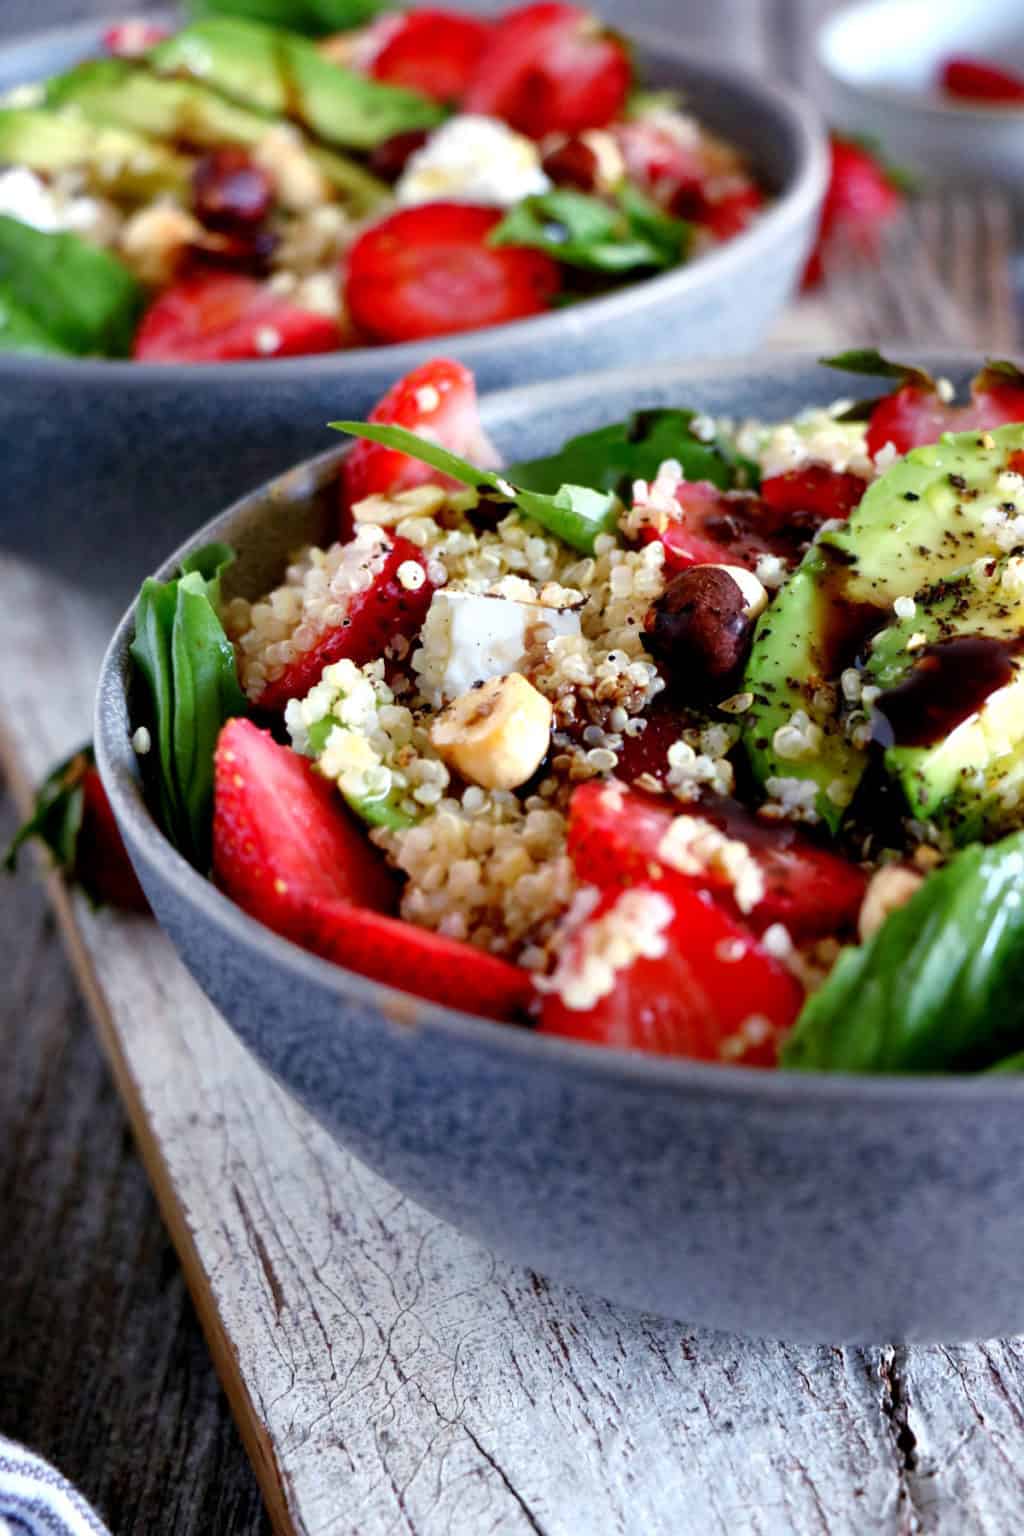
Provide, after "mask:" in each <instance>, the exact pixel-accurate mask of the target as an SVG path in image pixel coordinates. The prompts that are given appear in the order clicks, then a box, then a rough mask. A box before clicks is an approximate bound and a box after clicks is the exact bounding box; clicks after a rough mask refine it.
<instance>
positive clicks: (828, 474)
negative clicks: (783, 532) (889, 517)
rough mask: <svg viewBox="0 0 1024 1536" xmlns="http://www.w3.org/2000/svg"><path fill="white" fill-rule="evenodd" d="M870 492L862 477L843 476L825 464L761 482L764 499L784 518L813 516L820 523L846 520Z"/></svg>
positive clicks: (813, 465) (770, 477)
mask: <svg viewBox="0 0 1024 1536" xmlns="http://www.w3.org/2000/svg"><path fill="white" fill-rule="evenodd" d="M866 490H867V482H866V481H865V480H862V479H861V477H860V475H851V474H840V473H839V472H838V471H837V470H834V469H829V468H828V467H827V466H826V465H824V464H809V465H807V466H806V468H804V469H792V470H790V471H788V473H786V474H782V475H770V476H769V477H768V479H767V480H762V481H761V500H762V501H763V502H765V504H766V505H767V506H769V507H771V509H772V511H773V512H776V513H778V514H779V515H780V516H781V517H782V518H785V517H786V516H787V515H789V514H791V513H797V514H800V513H812V514H813V515H814V517H815V518H816V519H818V520H820V521H821V522H823V523H824V522H828V521H829V520H830V519H831V518H834V517H835V518H847V517H849V515H850V513H851V512H852V511H853V509H854V507H856V506H857V505H858V504H859V503H860V500H861V497H862V496H863V495H864V492H865V491H866Z"/></svg>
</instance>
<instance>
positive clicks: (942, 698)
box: [874, 635, 1021, 747]
mask: <svg viewBox="0 0 1024 1536" xmlns="http://www.w3.org/2000/svg"><path fill="white" fill-rule="evenodd" d="M1020 647H1021V642H1020V641H1019V640H997V639H994V638H993V637H992V636H990V635H954V636H953V637H952V638H951V639H949V640H940V641H938V642H937V643H936V644H935V645H928V646H925V647H924V648H923V649H922V650H921V652H920V655H919V656H918V659H917V660H916V661H915V663H914V666H913V668H912V669H911V671H910V673H909V675H908V676H907V677H906V678H905V679H904V681H903V682H902V683H898V684H897V685H896V687H895V688H890V689H889V690H888V691H887V692H885V693H883V694H882V695H881V697H880V698H878V699H876V700H875V728H874V739H875V741H876V742H878V744H879V745H880V746H882V747H892V746H896V747H929V746H932V745H933V744H934V743H935V742H937V741H941V740H942V739H943V738H944V737H946V736H948V735H949V733H950V731H952V730H955V729H956V727H957V726H958V725H962V724H963V722H964V721H965V720H967V719H969V717H970V716H971V715H973V714H975V713H976V711H977V710H979V709H980V708H981V706H982V705H983V704H984V702H985V700H986V699H987V698H988V697H989V695H990V694H992V693H995V691H996V689H998V688H1004V687H1005V686H1006V684H1007V683H1009V682H1011V681H1012V680H1013V677H1014V670H1015V669H1014V665H1013V656H1014V654H1015V653H1016V652H1017V651H1019V649H1020Z"/></svg>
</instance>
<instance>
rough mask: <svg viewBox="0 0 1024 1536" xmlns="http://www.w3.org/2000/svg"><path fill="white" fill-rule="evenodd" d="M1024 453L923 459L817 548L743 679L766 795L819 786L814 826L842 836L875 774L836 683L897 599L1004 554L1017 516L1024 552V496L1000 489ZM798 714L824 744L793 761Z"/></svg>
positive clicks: (965, 444)
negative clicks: (788, 786) (852, 807)
mask: <svg viewBox="0 0 1024 1536" xmlns="http://www.w3.org/2000/svg"><path fill="white" fill-rule="evenodd" d="M1021 449H1024V426H1018V425H1013V426H1005V427H1000V428H998V429H997V430H996V431H994V432H991V433H981V434H979V433H978V432H965V433H959V434H956V435H947V436H945V437H943V438H942V439H941V441H940V442H938V443H935V444H931V445H929V446H928V447H924V448H916V449H914V450H913V452H911V453H909V454H907V456H906V457H905V458H903V459H900V460H898V461H897V462H896V463H895V464H894V465H893V466H892V467H891V468H890V469H889V470H887V471H886V472H885V474H883V475H881V476H880V477H879V479H877V480H876V481H875V482H874V484H873V485H871V486H870V487H869V488H868V490H867V492H866V494H865V496H864V498H863V500H862V501H861V503H860V505H859V506H858V507H857V509H856V510H855V512H854V513H853V514H852V516H851V517H850V519H849V521H848V522H847V523H846V524H845V525H844V526H843V527H841V528H837V529H833V530H831V531H829V532H827V533H824V534H822V535H821V536H820V537H819V539H818V540H817V541H816V543H815V544H814V545H813V546H812V548H811V550H810V551H809V553H808V555H807V557H806V558H805V560H804V562H803V564H802V566H801V567H800V568H799V570H798V571H797V572H796V573H795V574H794V575H793V576H792V577H790V579H789V580H788V581H787V582H786V584H785V585H784V586H783V587H782V589H781V590H780V592H779V593H778V595H777V596H776V598H775V600H774V602H773V603H772V604H771V606H770V607H769V608H768V610H767V612H766V613H765V614H764V615H763V616H762V618H761V619H760V621H759V623H758V628H757V631H756V634H755V639H754V645H753V649H752V651H751V656H750V660H749V662H748V665H747V669H746V673H745V676H744V680H743V688H744V690H745V691H749V692H750V693H751V694H752V695H753V703H752V705H751V708H750V709H749V710H748V711H747V713H746V714H745V716H744V736H743V741H744V748H745V751H746V754H747V757H748V760H749V762H750V766H751V769H752V771H753V774H754V776H755V778H756V779H757V781H758V782H759V783H760V784H761V785H763V786H765V788H766V790H770V783H769V781H771V780H785V779H797V780H805V781H810V782H812V783H813V784H814V785H815V809H816V812H817V814H818V816H819V817H820V819H821V820H822V821H823V822H825V823H826V824H827V825H828V826H829V827H830V828H831V829H832V830H833V831H834V830H835V829H836V828H837V827H838V825H839V823H840V821H841V820H842V817H843V813H844V810H845V807H846V805H848V804H849V801H850V800H851V799H852V797H853V794H854V792H855V790H856V787H857V785H858V783H859V781H860V778H861V776H862V775H863V772H864V770H865V768H866V767H867V763H868V756H867V752H866V751H865V750H864V745H863V744H858V745H854V743H853V742H852V741H851V739H850V731H849V729H848V727H849V726H850V725H851V724H852V721H851V719H850V716H851V714H852V713H853V711H852V710H851V709H850V708H849V707H848V706H846V704H845V702H844V699H843V694H842V689H841V687H840V686H839V685H840V679H841V675H842V673H843V672H844V671H845V670H846V669H848V668H850V667H851V666H852V665H853V664H854V663H855V662H856V661H857V660H858V659H862V658H863V656H864V654H865V648H866V646H867V643H868V640H869V639H870V637H871V636H872V635H873V634H874V633H877V632H878V631H879V630H881V629H884V628H886V627H887V626H888V625H889V624H890V623H891V622H892V621H893V619H894V615H893V609H892V605H893V603H894V602H895V600H896V599H897V598H901V597H915V596H916V595H917V594H918V593H921V592H925V591H927V590H929V589H934V588H935V586H936V584H937V583H939V582H942V581H943V580H947V579H949V578H950V577H953V576H956V575H957V574H958V573H959V572H961V571H962V570H963V569H964V568H965V567H966V566H968V565H970V564H971V563H972V562H973V561H975V560H977V559H981V558H998V557H1000V556H1001V555H1003V554H1005V553H1006V552H1007V548H1008V545H1009V546H1012V544H1013V541H1014V538H1015V537H1016V535H1015V533H1014V528H1015V524H1014V523H1013V519H1014V518H1015V517H1016V516H1017V514H1018V511H1019V512H1020V514H1021V523H1020V528H1021V536H1020V542H1021V544H1022V546H1024V487H1022V488H1021V494H1020V495H1019V496H1018V499H1017V500H1016V501H1015V500H1014V495H1015V494H1016V493H1011V491H1009V490H1006V489H1001V488H1000V484H999V481H1000V476H1001V474H1002V473H1003V472H1004V471H1005V469H1006V466H1007V461H1008V459H1009V457H1010V455H1011V454H1013V453H1015V452H1018V451H1020V450H1021ZM1007 507H1010V508H1012V510H1010V511H1007ZM798 711H802V712H803V713H804V714H805V715H806V716H807V718H808V720H809V721H810V722H811V725H812V726H816V727H817V730H818V731H819V732H820V733H821V742H820V743H818V742H817V741H815V739H814V737H813V733H811V737H810V739H809V742H808V748H807V751H806V755H803V756H800V755H797V756H796V757H794V756H793V755H792V754H791V752H787V750H785V748H786V747H787V746H788V743H786V738H780V737H778V736H777V732H778V731H779V730H780V728H781V727H784V726H786V725H788V724H790V723H791V722H792V719H793V716H794V715H795V714H796V713H797V712H798ZM863 718H866V717H863ZM780 743H783V744H784V751H783V752H781V753H780V751H779V745H780Z"/></svg>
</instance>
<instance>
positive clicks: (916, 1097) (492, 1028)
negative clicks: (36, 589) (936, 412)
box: [95, 349, 1024, 1108]
mask: <svg viewBox="0 0 1024 1536" xmlns="http://www.w3.org/2000/svg"><path fill="white" fill-rule="evenodd" d="M914 356H915V360H917V361H920V362H921V363H922V366H926V367H927V366H929V365H931V366H933V367H934V368H935V369H936V370H942V369H950V370H955V369H957V368H963V369H965V370H966V369H973V368H975V367H976V366H977V364H978V354H977V353H974V352H969V351H959V352H958V351H952V350H950V351H942V352H932V353H928V352H922V351H919V350H916V349H915V350H914ZM786 358H787V361H791V362H793V363H796V364H799V363H801V362H803V363H805V364H811V363H812V362H816V361H817V354H816V353H812V352H792V353H787V354H786ZM771 366H772V365H771V362H770V361H769V362H767V363H762V364H759V365H758V366H757V367H754V365H753V364H752V360H750V359H746V360H744V359H739V360H729V361H725V362H718V363H714V364H707V363H699V362H698V363H691V364H689V365H680V364H661V365H659V366H658V367H656V368H646V369H640V368H633V369H614V370H608V371H607V372H605V373H603V374H600V375H597V377H596V379H591V380H589V381H588V382H589V383H590V384H594V383H596V384H597V385H600V383H601V381H602V380H606V381H607V382H608V384H609V386H615V387H626V388H629V387H631V386H632V385H634V384H635V385H636V387H637V388H638V389H640V388H641V387H646V386H650V385H652V384H654V385H657V384H658V383H659V381H660V380H665V381H666V382H670V383H671V384H673V385H674V384H676V383H677V382H678V383H679V384H680V386H681V387H682V388H685V386H686V382H687V380H689V379H692V380H693V381H694V382H696V381H699V380H713V381H722V382H728V381H729V380H730V379H736V378H745V377H749V376H750V374H751V373H752V372H757V371H761V370H763V371H765V372H768V373H770V371H771ZM577 387H578V386H577V384H576V382H575V381H574V380H571V379H570V380H560V381H556V382H554V383H550V384H545V385H543V386H537V385H530V386H520V387H518V388H516V389H508V390H501V391H495V392H493V393H491V394H490V395H488V396H487V399H488V401H491V402H494V403H495V404H497V405H499V406H504V405H507V406H512V407H514V406H516V405H517V404H519V403H521V402H528V403H529V404H530V406H531V407H532V408H533V409H535V410H542V409H543V408H544V405H545V404H546V403H551V404H557V403H558V401H559V400H560V399H561V398H563V397H569V398H571V397H572V396H573V394H574V392H575V391H576V389H577ZM346 451H347V449H346V448H344V447H341V448H332V449H330V450H329V451H328V452H326V453H323V454H319V455H317V456H316V457H315V458H313V459H310V460H307V461H306V463H305V464H304V465H302V466H296V469H299V470H303V471H308V472H310V473H314V474H315V473H316V472H317V471H318V470H322V469H323V468H324V467H326V466H328V465H332V464H334V463H336V462H337V461H338V460H339V459H340V458H341V457H342V456H343V455H344V453H345V452H346ZM295 472H296V470H295V469H293V470H291V471H287V472H286V474H287V475H291V474H295ZM276 478H281V477H276ZM270 483H273V482H270ZM250 494H253V493H250ZM246 499H247V498H242V501H244V500H246ZM239 505H241V502H236V503H235V504H234V506H236V507H237V506H239ZM231 510H233V508H229V509H227V511H231ZM224 515H226V514H225V513H221V514H219V516H224ZM214 521H216V519H214ZM208 528H209V524H207V525H206V527H205V528H204V529H200V530H198V531H197V532H196V533H195V534H194V535H193V536H192V537H191V538H190V539H188V540H187V541H186V542H185V543H184V544H182V545H181V546H180V548H179V549H178V550H176V551H175V552H174V554H172V555H171V556H170V557H169V558H168V559H167V560H165V561H164V562H163V563H162V565H161V566H160V568H159V569H158V571H157V572H156V575H157V577H158V578H161V579H165V580H166V579H167V578H168V577H169V576H170V575H171V574H172V573H173V572H174V571H175V570H176V569H177V567H178V565H179V564H180V561H181V558H182V556H183V555H184V554H185V553H187V552H188V551H189V550H190V549H192V548H194V547H196V546H198V545H200V544H202V543H204V542H205V541H206V540H207V538H208V537H209V534H208V532H207V529H208ZM134 617H135V605H134V604H133V605H132V607H131V608H130V609H129V610H128V612H127V613H126V614H125V616H124V618H123V619H122V620H121V622H120V624H119V625H118V628H117V630H116V631H115V633H114V636H113V638H112V640H111V642H110V645H109V648H108V650H107V653H106V656H105V657H104V660H103V665H102V669H101V674H100V681H99V687H98V691H97V697H96V715H95V743H96V756H97V763H98V765H99V769H100V772H101V775H102V777H103V781H104V784H105V785H106V788H107V792H108V794H109V796H110V799H111V803H112V805H113V807H114V810H115V813H116V815H117V819H118V821H119V822H120V823H121V824H122V825H123V826H124V827H126V828H127V829H128V831H129V834H130V838H131V839H132V840H134V841H135V842H136V843H137V844H138V846H139V848H140V850H141V852H142V854H143V857H144V858H145V860H146V861H148V862H149V863H150V864H152V866H153V867H154V868H155V869H156V870H157V871H158V872H159V876H160V878H161V879H162V880H164V881H165V882H166V883H167V884H169V885H170V886H171V887H172V889H173V891H174V893H175V895H176V896H177V897H178V898H180V900H181V901H182V902H183V903H185V904H187V905H188V907H189V908H190V909H191V911H192V913H193V916H194V918H195V920H197V921H200V922H203V923H206V924H209V925H211V926H213V927H215V928H216V929H218V930H219V931H220V933H221V934H223V935H224V937H225V938H226V939H227V940H228V941H229V942H230V943H232V944H234V945H237V946H239V948H240V949H245V948H247V947H248V946H254V947H257V948H258V947H261V946H262V947H263V948H264V949H265V950H266V951H267V952H268V953H269V956H270V958H271V959H272V960H273V961H274V963H275V964H276V965H278V966H279V967H280V968H281V970H282V971H284V972H285V973H287V974H288V976H289V977H290V979H292V980H293V981H294V983H295V984H296V985H298V986H301V985H302V984H303V983H304V982H309V983H313V984H315V985H316V986H317V987H319V988H322V989H324V990H326V991H333V992H336V993H337V995H338V997H339V999H341V998H351V999H355V1000H356V1001H357V1002H359V1003H361V1004H365V1005H367V1006H369V1007H372V1008H374V1009H376V1010H378V1011H379V1012H380V1014H381V1015H382V1017H381V1020H380V1023H381V1028H383V1029H387V1028H392V1029H395V1028H397V1029H399V1030H408V1031H412V1032H416V1031H418V1030H419V1029H420V1028H425V1029H428V1030H433V1031H436V1032H437V1033H438V1034H442V1035H448V1036H450V1037H451V1038H453V1039H454V1040H457V1041H460V1042H465V1043H469V1044H472V1045H475V1046H482V1047H484V1048H486V1049H488V1050H493V1051H495V1052H497V1053H499V1054H500V1053H505V1054H507V1055H508V1056H509V1057H511V1058H518V1057H519V1056H521V1055H525V1056H526V1057H527V1058H529V1059H531V1061H532V1064H534V1065H536V1064H541V1063H543V1062H545V1061H547V1062H550V1063H551V1065H552V1066H555V1065H557V1066H559V1067H564V1068H566V1069H570V1070H572V1071H573V1072H577V1073H580V1074H581V1075H584V1076H592V1077H597V1078H617V1079H620V1080H622V1081H626V1082H629V1083H638V1084H644V1085H647V1086H649V1087H650V1088H651V1089H652V1090H657V1091H659V1092H663V1093H668V1094H671V1095H676V1094H686V1095H694V1096H697V1097H716V1096H723V1095H724V1096H733V1097H736V1096H739V1097H753V1098H756V1099H758V1100H761V1101H767V1102H769V1103H772V1104H776V1105H778V1106H779V1107H780V1108H781V1107H783V1106H786V1105H790V1104H796V1103H800V1102H802V1101H806V1100H808V1099H814V1100H841V1101H844V1102H863V1103H865V1104H870V1103H872V1102H892V1101H898V1100H900V1099H901V1098H905V1099H907V1100H908V1101H909V1102H912V1103H915V1104H916V1103H918V1102H919V1101H921V1100H928V1099H935V1100H936V1101H937V1102H939V1103H941V1104H946V1103H947V1102H956V1103H962V1102H964V1100H965V1099H966V1100H967V1101H969V1102H972V1103H973V1102H982V1103H986V1104H987V1103H1004V1102H1006V1101H1007V1100H1013V1101H1015V1102H1018V1101H1019V1100H1020V1098H1021V1096H1022V1095H1024V1079H1022V1080H1018V1079H1016V1078H1014V1077H1012V1076H1006V1077H1002V1076H999V1075H995V1076H986V1075H984V1074H980V1075H979V1074H971V1075H967V1074H955V1073H947V1074H943V1075H941V1076H940V1075H935V1076H910V1075H907V1076H896V1075H886V1074H878V1075H871V1076H867V1075H859V1074H849V1073H839V1072H792V1071H783V1070H780V1069H776V1070H773V1071H764V1070H758V1069H756V1068H752V1067H739V1066H728V1067H727V1066H719V1065H716V1064H715V1063H713V1062H699V1061H690V1060H687V1059H685V1058H681V1057H665V1056H656V1055H653V1054H649V1053H645V1052H641V1051H628V1050H621V1049H617V1048H615V1047H610V1046H606V1047H597V1046H592V1045H586V1044H584V1043H582V1042H578V1041H573V1040H566V1039H559V1038H557V1037H553V1036H546V1035H540V1034H538V1033H537V1032H536V1031H535V1030H531V1029H526V1028H519V1027H516V1026H514V1025H503V1024H498V1023H495V1022H494V1021H492V1020H490V1019H485V1018H483V1017H481V1016H479V1015H477V1014H470V1013H465V1012H463V1011H462V1010H461V1009H457V1008H448V1007H445V1006H443V1005H441V1004H433V1003H428V1002H426V1001H424V1000H423V999H420V998H417V997H415V996H414V994H412V993H409V992H404V991H402V990H400V989H398V988H395V987H389V986H384V985H382V984H380V983H378V982H374V981H370V980H368V979H367V978H366V977H364V976H360V975H359V974H358V973H356V972H354V971H349V970H346V969H345V968H343V967H341V966H338V965H336V964H334V963H332V962H331V961H328V960H323V959H321V958H320V957H319V956H317V955H313V954H310V953H309V952H308V951H307V950H304V949H301V948H299V946H298V945H296V944H293V943H291V941H290V940H288V939H284V938H282V937H280V935H278V934H276V933H274V932H273V931H272V930H271V929H269V928H266V927H264V926H263V924H261V923H258V922H256V920H255V919H254V918H251V917H249V916H248V915H247V914H246V913H245V912H243V911H242V909H241V908H240V907H238V906H236V905H235V903H234V902H233V901H231V900H230V899H229V898H228V897H227V896H225V895H224V894H223V893H222V892H221V891H219V890H218V889H217V887H216V886H215V885H214V884H213V882H212V881H211V880H208V879H206V878H204V876H202V875H201V874H199V872H198V871H197V870H195V869H193V867H192V866H191V865H190V864H189V863H188V862H187V860H186V859H184V858H183V857H182V855H181V854H179V853H178V852H177V850H176V849H175V848H174V847H173V846H172V845H171V843H170V842H169V841H168V839H167V838H166V837H165V835H164V833H163V832H162V831H161V830H160V828H159V827H158V826H157V823H156V821H155V820H154V818H153V816H152V814H151V813H150V810H149V808H148V806H147V805H146V802H145V800H144V798H143V795H142V788H141V782H140V777H139V771H138V764H137V759H136V757H135V754H134V752H133V750H132V747H131V742H130V738H129V734H128V732H127V731H126V730H124V729H123V728H122V721H123V720H124V719H125V717H126V716H128V700H127V696H126V690H125V679H126V677H127V661H128V656H127V651H128V645H129V643H130V640H131V637H132V634H133V631H134ZM128 718H129V719H130V716H128Z"/></svg>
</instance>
